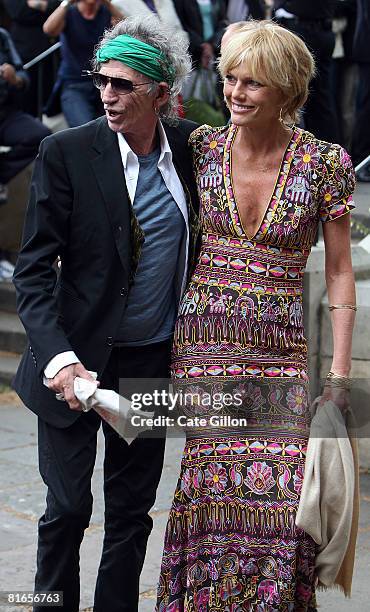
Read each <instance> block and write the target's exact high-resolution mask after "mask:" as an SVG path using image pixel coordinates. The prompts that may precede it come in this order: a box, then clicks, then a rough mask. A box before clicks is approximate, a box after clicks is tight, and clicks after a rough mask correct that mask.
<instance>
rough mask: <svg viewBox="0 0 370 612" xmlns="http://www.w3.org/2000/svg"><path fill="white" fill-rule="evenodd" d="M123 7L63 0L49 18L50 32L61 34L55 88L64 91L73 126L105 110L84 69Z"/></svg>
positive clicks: (96, 1)
mask: <svg viewBox="0 0 370 612" xmlns="http://www.w3.org/2000/svg"><path fill="white" fill-rule="evenodd" d="M122 17H123V15H122V13H121V11H119V10H118V8H117V7H115V6H114V5H113V4H112V3H111V2H110V0H62V2H61V3H60V5H59V6H58V8H57V9H56V10H55V11H54V12H53V13H52V14H51V15H50V17H49V18H48V19H47V20H46V21H45V23H44V26H43V29H44V32H45V34H47V35H48V36H52V37H55V36H60V42H61V45H62V46H61V56H62V60H61V65H60V68H59V73H58V80H57V83H56V85H55V88H54V90H55V91H54V95H55V92H60V100H61V107H62V111H63V114H64V116H65V118H66V121H67V123H68V125H69V126H70V127H76V126H78V125H82V124H83V123H87V122H88V121H91V120H92V119H95V118H96V117H99V115H101V114H102V113H103V107H102V104H101V100H100V96H99V94H98V92H97V90H96V88H95V87H94V85H93V84H92V82H91V80H90V79H87V78H86V77H84V71H86V70H89V68H90V59H91V57H92V56H93V51H94V47H95V46H96V45H97V44H98V42H99V40H100V38H101V37H102V36H103V33H104V31H105V30H106V29H107V28H109V27H110V26H111V25H112V23H113V21H114V20H120V19H122Z"/></svg>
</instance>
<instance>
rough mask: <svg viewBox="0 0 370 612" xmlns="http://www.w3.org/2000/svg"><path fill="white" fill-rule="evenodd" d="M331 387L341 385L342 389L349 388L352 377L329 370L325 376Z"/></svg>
mask: <svg viewBox="0 0 370 612" xmlns="http://www.w3.org/2000/svg"><path fill="white" fill-rule="evenodd" d="M325 384H327V385H329V386H331V387H342V388H343V389H350V388H351V384H352V379H351V378H350V377H349V376H342V375H341V374H336V373H335V372H332V371H330V372H329V373H328V375H327V377H326V383H325Z"/></svg>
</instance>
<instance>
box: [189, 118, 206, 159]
mask: <svg viewBox="0 0 370 612" xmlns="http://www.w3.org/2000/svg"><path fill="white" fill-rule="evenodd" d="M211 130H212V128H211V126H210V125H206V124H204V125H200V126H199V127H197V128H196V129H195V130H194V131H193V132H192V133H191V134H190V136H189V145H190V147H191V149H192V151H193V155H194V156H196V154H197V153H198V152H199V150H200V149H201V147H202V143H203V140H204V137H205V136H206V135H207V134H208V133H209V132H210V131H211Z"/></svg>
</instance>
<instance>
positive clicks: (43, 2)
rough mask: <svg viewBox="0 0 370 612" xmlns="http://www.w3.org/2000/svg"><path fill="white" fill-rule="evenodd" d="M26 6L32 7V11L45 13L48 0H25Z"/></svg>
mask: <svg viewBox="0 0 370 612" xmlns="http://www.w3.org/2000/svg"><path fill="white" fill-rule="evenodd" d="M27 6H28V7H29V8H30V9H33V10H34V11H41V12H42V13H45V11H46V9H47V8H48V1H47V0H27Z"/></svg>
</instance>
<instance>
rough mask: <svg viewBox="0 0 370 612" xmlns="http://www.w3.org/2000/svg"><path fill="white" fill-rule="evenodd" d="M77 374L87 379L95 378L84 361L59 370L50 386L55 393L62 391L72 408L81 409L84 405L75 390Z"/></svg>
mask: <svg viewBox="0 0 370 612" xmlns="http://www.w3.org/2000/svg"><path fill="white" fill-rule="evenodd" d="M76 376H79V377H80V378H86V379H87V380H92V381H93V380H95V379H94V378H93V377H92V376H91V374H89V372H88V371H87V370H86V369H85V368H84V366H83V365H82V363H73V364H71V365H69V366H66V367H65V368H62V369H61V370H59V372H58V374H57V375H56V376H54V378H50V379H49V381H48V387H49V389H51V390H52V391H55V393H62V394H63V396H64V399H65V401H66V402H67V403H68V404H69V407H70V409H71V410H77V411H81V410H82V406H81V404H80V402H79V401H78V399H77V398H76V396H75V394H74V391H73V385H74V379H75V378H76Z"/></svg>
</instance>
